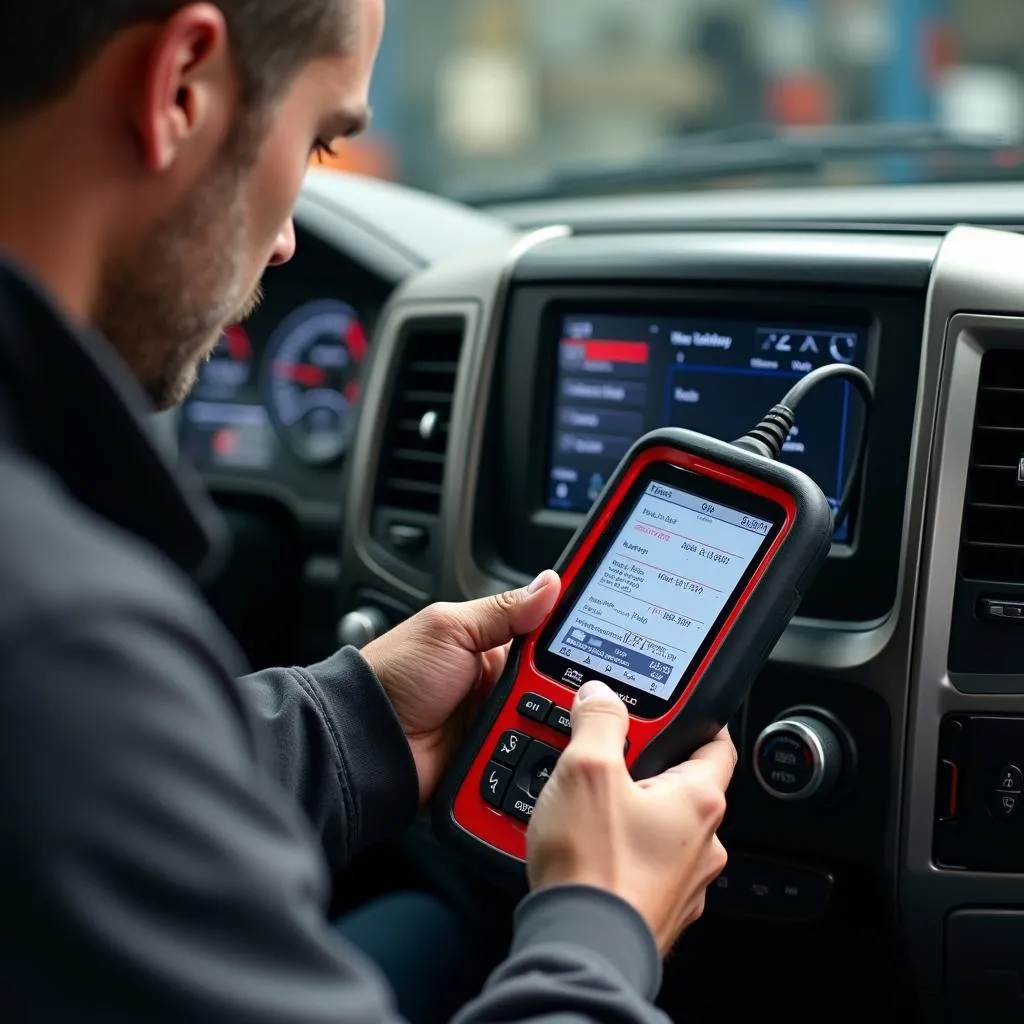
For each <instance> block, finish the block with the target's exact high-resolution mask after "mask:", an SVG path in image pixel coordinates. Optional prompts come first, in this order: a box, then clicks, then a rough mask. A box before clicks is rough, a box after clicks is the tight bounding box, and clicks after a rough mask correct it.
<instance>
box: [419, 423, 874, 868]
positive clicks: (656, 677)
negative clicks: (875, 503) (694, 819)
mask: <svg viewBox="0 0 1024 1024" xmlns="http://www.w3.org/2000/svg"><path fill="white" fill-rule="evenodd" d="M793 404H794V405H795V403H793ZM779 410H782V411H783V415H781V416H780V415H779ZM786 414H788V415H786ZM773 417H775V419H776V420H777V421H778V422H775V423H774V426H773V425H772V418H773ZM792 424H793V414H792V411H791V410H789V409H787V408H786V406H785V405H780V406H776V407H775V409H773V410H772V411H771V413H769V415H768V416H767V417H766V418H765V420H763V421H762V423H761V425H760V426H759V427H758V428H757V430H755V431H752V432H751V434H749V435H747V437H746V438H744V439H741V441H739V442H736V443H734V444H730V443H728V442H725V441H720V440H716V439H713V438H710V437H706V436H704V435H702V434H696V433H693V432H690V431H687V430H682V429H675V428H667V429H662V430H656V431H654V432H652V433H650V434H647V435H645V436H644V437H642V438H641V439H640V440H639V441H638V442H636V444H635V445H634V446H633V448H632V449H631V450H630V451H629V452H628V453H627V455H626V456H625V458H624V459H623V460H622V462H621V463H620V464H619V467H618V469H617V471H616V473H615V475H614V476H613V478H612V479H611V480H610V481H609V483H608V484H607V486H606V487H605V489H604V492H603V493H602V494H601V496H600V497H599V498H598V500H597V501H596V502H595V504H594V506H593V508H592V509H591V511H590V513H589V515H588V516H587V519H586V521H585V522H584V523H583V525H582V526H581V527H580V529H579V530H578V531H577V533H576V535H575V537H574V539H573V541H572V542H571V543H570V545H569V547H568V548H567V550H566V551H565V552H564V553H563V555H562V558H561V559H560V561H559V564H558V565H557V566H556V567H555V568H556V569H557V571H558V573H559V575H560V576H561V579H562V593H561V596H560V598H559V601H558V603H557V605H556V606H555V608H554V610H553V611H552V613H551V615H550V616H549V617H548V619H547V621H546V622H545V623H544V624H543V625H542V626H541V627H540V628H539V629H537V630H536V631H534V632H533V633H531V634H529V635H527V636H525V637H521V638H519V639H518V640H517V641H516V642H515V643H514V644H513V647H512V650H511V652H510V654H509V658H508V662H507V665H506V667H505V671H504V673H503V675H502V677H501V679H500V680H499V682H498V684H497V685H496V686H495V688H494V691H493V692H492V694H491V696H490V698H489V700H488V703H487V705H486V707H485V709H484V711H483V713H482V714H481V715H480V717H479V719H478V721H477V722H476V725H475V728H474V729H473V731H472V733H471V735H470V736H469V737H468V739H467V741H466V743H465V744H464V745H463V747H462V749H461V751H460V752H459V754H458V755H457V757H456V760H455V763H454V764H453V766H452V768H451V770H450V771H449V773H448V775H447V777H446V779H445V781H444V783H443V785H442V787H441V791H440V792H439V794H438V799H437V802H436V804H435V823H436V825H437V827H438V830H439V831H440V832H441V834H442V836H443V837H444V838H445V839H446V840H447V841H449V842H451V843H453V844H454V845H457V846H459V847H461V848H462V849H463V851H464V852H466V853H469V854H470V856H472V857H473V858H474V859H476V860H479V861H482V862H487V864H488V866H492V867H495V868H501V867H505V868H511V869H513V870H515V869H518V870H519V872H520V874H521V873H522V861H523V860H524V858H525V853H526V828H527V823H528V822H529V820H530V816H531V815H532V813H533V809H534V806H535V804H536V801H537V798H538V797H539V795H540V793H541V790H542V789H543V787H544V785H545V783H546V782H547V780H548V779H549V778H550V777H551V774H552V773H553V772H554V770H555V765H556V763H557V761H558V757H559V755H560V753H561V752H562V750H563V749H564V748H565V745H566V744H567V743H568V739H569V735H570V732H571V728H570V715H569V709H570V707H571V705H572V701H573V697H574V693H575V690H576V689H578V687H579V686H580V685H582V684H583V683H584V682H586V681H587V680H589V679H598V680H601V681H603V682H604V683H606V684H607V685H608V686H610V687H611V688H612V690H614V692H615V693H616V694H618V696H619V699H620V700H622V702H623V703H624V704H625V705H626V708H627V710H628V712H629V718H630V721H629V733H628V739H627V746H626V751H625V759H626V764H627V766H628V768H629V771H630V773H631V775H632V776H633V777H634V778H648V777H650V776H653V775H656V774H658V773H660V772H662V771H664V770H665V769H666V768H668V767H670V766H672V765H674V764H678V763H679V762H681V761H683V760H685V759H686V757H688V756H689V755H690V754H691V753H693V751H694V750H696V749H697V748H698V747H699V746H700V745H702V744H703V743H705V742H707V741H708V740H710V739H711V738H712V737H713V736H714V734H715V733H716V732H717V731H718V730H719V729H720V728H721V727H722V726H723V725H724V724H725V723H726V722H728V721H729V719H730V718H731V717H732V716H733V715H734V714H735V713H736V711H737V710H738V708H739V707H740V705H741V704H742V703H743V701H744V699H745V698H746V695H747V692H748V690H749V688H750V686H751V684H752V683H753V681H754V679H755V677H756V675H757V673H758V671H759V670H760V669H761V667H762V666H763V664H764V663H765V661H766V660H767V658H768V656H769V654H770V653H771V650H772V648H773V647H774V646H775V644H776V642H777V641H778V639H779V637H780V635H781V634H782V632H783V630H784V629H785V628H786V625H787V624H788V623H789V621H790V619H791V617H792V616H793V614H794V613H795V611H796V609H797V606H798V605H799V603H800V600H801V597H802V595H803V593H804V591H805V590H806V588H807V586H808V585H809V584H810V582H811V580H812V579H813V578H814V576H815V575H816V573H817V571H818V569H819V568H820V566H821V564H822V563H823V561H824V559H825V558H826V557H827V555H828V552H829V549H830V544H831V538H832V534H833V530H834V517H833V509H832V507H831V506H830V504H829V502H828V500H827V499H826V498H825V496H824V494H823V493H822V491H821V490H820V488H819V487H818V486H817V485H816V484H815V483H814V482H813V481H812V480H811V479H810V478H809V477H807V476H806V475H805V474H803V473H801V472H800V471H798V470H795V469H792V468H791V467H789V466H786V465H784V464H781V463H778V462H775V461H773V455H777V454H778V451H779V450H780V449H781V445H782V442H783V441H784V440H785V438H786V436H787V435H788V433H789V429H790V428H791V427H792ZM765 428H767V434H766V433H765V432H764V431H765ZM858 463H859V460H858Z"/></svg>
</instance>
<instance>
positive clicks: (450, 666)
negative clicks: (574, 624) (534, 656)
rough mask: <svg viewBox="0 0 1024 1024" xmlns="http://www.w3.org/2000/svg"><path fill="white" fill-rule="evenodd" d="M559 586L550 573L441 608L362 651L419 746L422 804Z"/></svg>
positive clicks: (416, 757) (415, 749) (431, 609)
mask: <svg viewBox="0 0 1024 1024" xmlns="http://www.w3.org/2000/svg"><path fill="white" fill-rule="evenodd" d="M560 589H561V580H560V579H559V578H558V574H557V573H555V572H552V571H550V570H548V571H546V572H543V573H541V574H540V576H538V577H537V578H536V579H535V580H534V581H533V583H531V584H530V586H529V587H524V588H523V589H522V590H510V591H506V592H505V593H503V594H497V595H495V596H493V597H484V598H481V599H480V600H478V601H466V602H464V603H462V604H434V605H431V606H430V607H429V608H425V609H424V610H423V611H422V612H420V613H419V614H418V615H414V616H413V617H412V618H410V619H407V620H406V621H405V622H403V623H401V624H400V625H398V626H396V627H395V628H394V629H392V630H391V631H390V632H388V633H385V634H384V635H383V636H382V637H379V638H378V639H376V640H374V641H373V642H372V643H369V644H367V645H366V647H364V648H363V650H362V655H363V657H364V658H365V659H366V661H367V662H368V663H369V665H370V667H371V668H372V669H373V670H374V672H376V674H377V678H378V679H379V680H380V681H381V685H382V686H383V687H384V689H385V690H386V691H387V694H388V696H389V697H390V698H391V703H392V704H393V705H394V708H395V712H396V714H397V715H398V720H399V722H401V725H402V729H403V731H404V732H405V735H406V737H407V738H408V740H409V745H410V747H411V748H412V756H413V759H414V760H415V762H416V771H417V773H418V774H419V782H420V803H421V804H424V803H426V802H427V801H428V800H429V799H430V797H431V795H432V794H433V792H434V790H435V788H436V787H437V784H438V782H439V781H440V779H441V775H442V773H443V772H444V770H445V767H446V766H447V764H448V761H449V759H450V757H451V755H452V753H453V751H454V749H455V747H456V746H457V745H458V743H459V741H460V740H461V739H462V737H463V735H464V733H465V730H466V726H467V724H468V723H469V722H470V721H471V720H472V718H473V716H474V714H475V713H476V711H477V710H478V709H479V706H480V703H481V701H482V700H483V698H484V697H485V696H486V694H487V692H488V691H489V690H490V688H491V686H493V684H494V683H495V682H496V681H497V679H498V677H499V676H500V675H501V672H502V669H503V668H504V667H505V659H506V657H507V655H508V645H509V643H510V641H511V640H512V639H513V638H515V637H517V636H521V635H522V634H524V633H529V632H531V631H532V630H534V629H536V628H537V627H538V626H539V625H541V623H542V622H543V621H544V620H545V619H546V618H547V617H548V615H549V614H550V613H551V609H552V608H554V606H555V602H556V601H557V600H558V594H559V591H560Z"/></svg>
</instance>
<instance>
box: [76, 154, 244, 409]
mask: <svg viewBox="0 0 1024 1024" xmlns="http://www.w3.org/2000/svg"><path fill="white" fill-rule="evenodd" d="M246 180H247V173H246V168H241V169H240V168H239V166H238V160H237V156H236V159H235V161H234V162H232V161H231V160H230V159H229V158H228V157H227V156H225V157H222V158H221V159H220V160H219V161H218V166H217V167H215V168H214V169H213V170H212V171H211V173H210V176H209V179H208V180H207V182H206V183H205V184H204V185H202V186H201V187H200V188H198V189H196V191H195V192H194V194H193V195H192V196H191V197H190V199H189V200H188V201H187V202H186V203H185V204H184V205H183V206H182V208H181V209H180V210H178V211H176V212H175V213H174V214H173V215H171V216H170V217H168V218H167V219H166V220H165V221H164V222H162V223H161V224H159V225H157V227H156V228H155V229H154V230H153V231H152V232H151V233H150V235H149V237H147V238H145V239H144V240H143V241H142V242H141V244H139V245H138V246H136V247H135V249H134V251H132V252H129V253H126V254H124V255H122V256H121V257H120V258H119V259H118V260H117V261H116V263H114V264H112V265H111V266H108V267H107V268H105V270H104V273H103V276H102V280H101V288H100V298H99V302H98V305H97V309H96V312H95V314H94V317H93V322H94V324H95V326H96V327H97V328H98V329H99V330H100V331H101V332H102V333H103V334H104V335H105V336H106V338H107V340H108V341H109V342H110V343H111V345H112V346H113V347H114V348H115V349H116V350H117V352H118V353H119V354H120V356H121V358H122V359H123V360H124V361H125V363H126V364H127V365H128V368H129V369H130V370H131V371H132V373H133V374H134V375H135V377H136V378H137V379H138V381H139V382H140V384H141V385H142V387H143V389H144V390H145V391H146V393H147V394H148V395H149V398H150V400H151V401H152V403H153V406H154V408H155V409H157V410H166V409H170V408H171V407H173V406H175V405H177V404H178V403H179V402H181V401H182V400H183V399H184V398H185V397H186V396H187V395H188V393H189V392H190V391H191V390H192V387H193V385H194V384H195V381H196V376H197V373H198V368H199V365H200V364H201V363H202V362H203V361H204V360H205V359H208V358H209V357H210V354H211V353H212V352H213V349H214V348H215V347H216V344H217V341H218V339H219V337H220V334H221V332H222V331H223V329H224V328H225V327H226V326H227V325H228V324H231V323H234V322H237V321H238V320H239V319H242V318H244V317H245V316H247V315H248V314H249V313H250V312H251V311H252V309H253V308H255V305H256V304H257V303H258V302H259V289H258V288H257V289H256V290H255V291H253V292H248V288H249V286H248V283H247V282H246V281H245V275H246V271H247V263H248V259H247V253H248V238H247V230H246V217H245V202H244V201H245V184H246ZM247 292H248V294H247Z"/></svg>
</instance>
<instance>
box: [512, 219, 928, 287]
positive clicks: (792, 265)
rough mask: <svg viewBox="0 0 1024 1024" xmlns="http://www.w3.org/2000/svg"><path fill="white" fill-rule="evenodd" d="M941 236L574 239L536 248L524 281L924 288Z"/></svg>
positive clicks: (520, 271)
mask: <svg viewBox="0 0 1024 1024" xmlns="http://www.w3.org/2000/svg"><path fill="white" fill-rule="evenodd" d="M938 247H939V239H937V238H933V237H928V236H921V237H914V236H901V235H895V234H893V235H853V234H846V235H836V234H815V233H809V232H808V233H782V232H777V233H766V232H759V233H758V232H752V231H747V232H742V231H737V232H730V231H727V230H720V231H717V232H692V233H686V234H684V233H665V234H657V235H644V234H636V233H626V234H620V235H605V236H594V235H590V236H581V237H576V236H573V237H571V238H565V239H563V240H561V241H557V242H553V243H552V244H551V245H546V246H543V247H542V248H539V249H535V250H534V251H532V252H531V253H529V254H528V255H527V256H526V257H525V258H524V259H523V260H522V261H520V263H519V265H518V266H517V267H516V273H515V278H516V281H517V282H520V281H523V282H527V281H529V282H548V281H578V280H581V279H583V280H587V281H616V282H620V283H621V282H623V281H633V280H642V281H645V282H651V281H666V280H672V279H678V278H683V279H685V280H687V281H714V282H718V281H722V280H728V281H730V282H748V283H749V282H751V281H754V282H757V284H758V285H761V284H767V283H775V282H780V281H783V282H786V283H787V284H797V285H799V284H805V285H807V286H808V287H809V288H810V289H812V290H813V289H819V288H828V287H830V286H840V287H850V288H852V287H857V286H861V287H862V286H864V285H870V286H874V287H879V288H886V289H888V288H901V287H902V288H921V289H924V288H925V287H927V284H928V275H929V273H930V271H931V265H932V260H933V259H934V258H935V253H936V252H937V250H938Z"/></svg>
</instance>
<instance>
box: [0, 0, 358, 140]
mask: <svg viewBox="0 0 1024 1024" xmlns="http://www.w3.org/2000/svg"><path fill="white" fill-rule="evenodd" d="M188 2H189V0H0V121H2V120H5V119H11V118H18V117H20V116H22V115H24V114H27V113H29V112H31V111H32V110H33V109H34V108H36V107H39V106H42V105H44V104H46V103H48V102H52V101H54V100H57V99H59V98H60V97H61V96H63V95H65V94H66V93H67V92H69V91H70V90H71V89H72V88H73V86H74V84H75V82H76V81H77V80H78V78H79V76H80V75H81V74H82V72H83V71H84V70H85V69H86V68H87V67H88V65H89V64H90V63H91V62H92V61H93V60H94V59H95V58H96V57H97V55H98V54H99V53H100V51H101V50H102V49H103V47H104V46H106V45H107V43H109V42H110V41H111V40H112V39H113V38H114V36H116V35H117V33H118V32H121V31H123V30H124V29H125V28H128V27H129V26H131V25H137V24H141V23H143V22H159V21H162V20H164V19H166V18H169V17H170V16H171V15H172V14H174V12H175V11H177V10H180V9H181V8H182V7H185V6H186V5H187V3H188ZM212 2H213V3H214V4H215V5H216V6H217V7H218V8H219V9H220V10H221V12H222V13H223V15H224V19H225V21H226V22H227V26H228V33H229V37H230V43H231V51H232V56H233V57H234V60H235V65H236V70H237V73H238V77H239V83H240V87H241V91H242V100H243V103H244V104H245V105H246V106H247V107H249V108H253V107H256V108H259V107H262V106H264V105H265V104H268V103H270V102H272V101H273V100H274V99H275V98H276V96H277V95H278V94H279V93H281V92H282V91H283V90H284V88H285V87H286V86H287V85H288V83H289V82H290V81H291V79H292V77H293V76H294V75H295V74H296V73H297V72H298V71H299V69H300V68H301V67H302V66H303V65H304V64H306V63H307V62H308V61H310V60H312V59H314V58H315V57H317V56H320V55H323V54H326V53H331V52H335V51H337V50H339V49H341V48H342V47H343V46H344V44H345V41H346V33H347V28H348V20H349V7H350V6H351V4H350V0H212Z"/></svg>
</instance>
